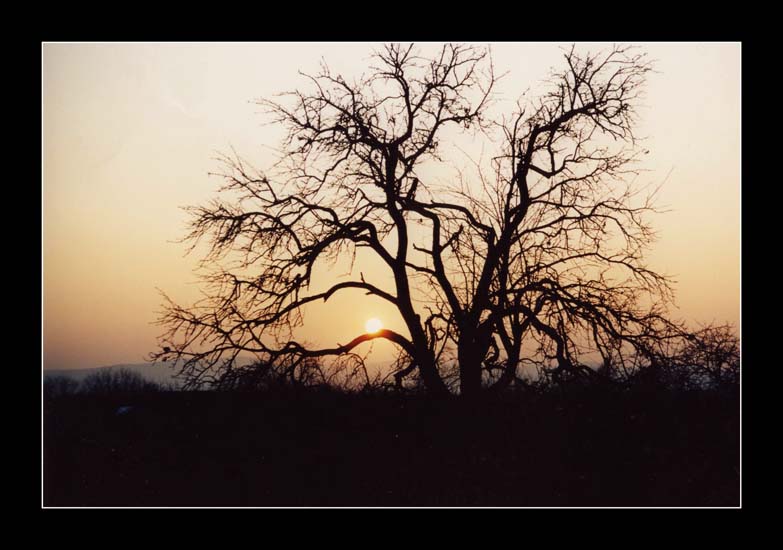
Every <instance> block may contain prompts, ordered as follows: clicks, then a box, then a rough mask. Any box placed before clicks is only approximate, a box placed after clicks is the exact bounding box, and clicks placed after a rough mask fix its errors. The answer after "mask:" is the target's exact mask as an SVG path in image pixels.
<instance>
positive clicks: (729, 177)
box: [42, 43, 741, 368]
mask: <svg viewBox="0 0 783 550" xmlns="http://www.w3.org/2000/svg"><path fill="white" fill-rule="evenodd" d="M378 46H379V45H378V44H365V43H326V44H323V43H263V44H246V43H237V44H234V43H232V44H207V43H205V44H175V43H166V44H44V45H43V90H42V101H43V126H44V128H43V136H44V150H43V262H44V273H43V277H44V366H45V368H79V367H93V366H100V365H106V364H115V363H132V362H141V361H142V360H143V357H144V356H145V355H146V354H147V353H148V352H149V351H151V350H153V349H154V347H155V337H156V335H157V334H158V332H159V328H158V327H155V326H153V325H152V324H151V323H152V321H153V320H154V319H155V317H156V314H155V312H156V311H157V310H158V309H159V305H160V298H159V295H158V294H157V291H156V287H158V288H162V289H164V290H165V291H166V292H167V293H169V294H170V295H171V296H172V297H174V298H176V299H177V300H180V301H183V302H188V301H189V300H191V299H193V298H195V297H196V296H197V290H198V289H197V286H196V285H195V284H193V283H194V282H195V280H196V278H195V276H194V275H193V268H194V266H195V263H196V260H197V258H196V257H183V253H184V250H185V248H184V246H183V245H181V244H177V243H174V242H173V241H175V240H177V239H179V238H180V237H182V236H183V234H184V227H185V221H186V216H185V214H184V213H183V212H182V211H181V210H180V209H179V207H181V206H187V205H196V204H201V203H203V202H205V201H206V200H208V199H209V198H211V197H213V196H214V192H215V190H216V188H217V187H218V185H219V183H220V181H219V180H218V179H216V178H213V177H209V176H208V175H207V173H208V172H209V171H214V170H216V169H217V164H216V162H215V161H214V160H213V157H214V156H215V152H216V151H226V150H228V149H229V148H230V147H232V146H233V147H234V148H236V150H237V151H238V152H239V153H241V154H242V155H243V156H245V157H247V158H248V159H249V160H252V161H253V162H254V163H255V164H256V165H257V166H259V167H261V168H263V167H264V166H265V165H267V164H268V163H269V162H270V161H271V160H272V158H273V155H272V152H271V151H270V150H269V149H268V147H274V146H276V145H277V143H278V139H279V137H280V128H278V127H275V126H264V125H263V123H264V122H265V119H264V117H263V116H262V115H261V114H259V113H258V111H259V108H258V107H257V106H256V105H254V104H253V103H252V100H253V99H255V98H260V97H267V98H269V97H271V96H272V95H273V94H275V93H278V92H282V91H287V90H291V89H293V88H295V87H297V86H301V85H303V84H304V81H303V79H302V78H301V77H300V76H299V75H298V74H297V71H299V70H302V71H305V72H314V71H315V70H316V69H317V66H318V62H319V59H320V58H321V57H322V56H323V58H325V59H326V61H327V62H328V63H329V65H330V67H331V68H332V69H333V71H334V72H342V73H344V74H346V75H347V76H348V75H354V74H358V73H360V72H362V71H364V70H366V67H367V61H368V57H369V54H370V53H371V51H372V49H373V48H375V47H378ZM436 46H437V45H433V44H424V45H422V47H423V48H424V49H425V51H426V50H427V49H428V48H433V47H436ZM607 46H608V45H607V44H603V45H602V44H577V48H578V49H580V50H582V51H584V50H590V51H596V50H598V49H600V48H602V47H607ZM639 46H640V47H641V48H642V49H643V50H644V51H646V52H647V53H648V54H649V56H650V57H651V58H652V59H654V60H655V61H656V63H655V68H656V70H657V72H656V73H654V74H652V75H650V76H649V79H648V85H647V88H646V98H645V101H644V108H642V109H641V110H640V115H641V120H640V124H639V126H638V132H637V133H638V134H639V135H641V136H647V141H646V142H645V147H646V148H648V149H649V150H650V154H649V155H647V156H646V157H645V166H644V168H646V169H647V170H648V171H647V172H646V173H644V174H643V175H642V176H640V178H642V179H643V180H644V181H645V182H650V183H660V182H661V181H663V180H664V179H665V178H666V175H667V174H668V173H669V172H671V174H670V175H669V177H668V179H667V180H666V183H665V185H664V186H663V188H662V190H661V192H660V194H659V205H661V206H665V207H666V208H667V209H668V210H669V211H668V212H667V213H665V214H661V215H659V216H657V217H656V218H654V219H653V224H654V226H655V227H656V228H657V229H658V230H659V240H658V242H657V243H656V245H655V246H654V248H653V250H652V251H651V253H650V254H649V256H648V260H649V261H648V263H649V265H650V266H651V267H653V268H654V269H656V270H658V271H661V272H665V273H668V274H671V275H674V277H675V279H676V280H677V284H676V286H675V289H676V291H677V304H678V306H679V309H678V310H676V311H675V312H674V313H675V316H677V317H679V318H682V319H685V320H686V321H688V322H689V323H692V324H696V323H699V322H702V323H703V322H711V321H717V322H730V323H733V324H735V325H737V326H738V325H739V303H740V301H739V292H740V291H739V288H740V285H739V280H740V265H739V264H740V262H739V250H740V152H741V150H740V85H741V75H740V52H741V45H740V44H739V43H653V44H640V45H639ZM561 47H562V45H560V44H550V43H498V44H493V45H492V51H493V59H494V63H495V68H496V72H498V73H502V72H506V71H509V74H508V75H507V76H506V77H505V78H504V79H503V80H502V81H501V83H500V85H499V87H498V91H499V92H500V93H501V94H502V98H504V99H505V100H506V101H513V100H515V99H516V97H517V96H518V95H520V94H521V93H522V92H523V91H525V90H526V89H528V88H530V89H531V90H532V91H535V89H536V85H537V84H538V83H539V81H540V80H541V79H542V78H544V77H546V76H547V73H548V70H549V68H550V67H560V66H561V60H562V57H561V50H560V48H561ZM362 270H363V271H364V272H365V273H368V271H369V272H370V273H372V272H373V268H372V267H371V266H368V267H367V269H365V268H364V267H363V268H362ZM338 272H341V271H339V266H338ZM379 282H381V281H379ZM314 290H317V289H314ZM308 315H309V318H308V320H307V321H308V328H307V329H306V330H305V333H304V336H305V337H306V338H308V339H309V340H311V341H313V342H316V343H319V344H324V345H333V344H334V343H336V342H340V343H345V342H347V341H348V340H350V339H351V338H353V337H354V336H356V335H358V334H359V333H361V332H362V331H363V330H364V323H365V321H366V320H367V319H368V318H370V317H378V318H380V319H381V320H383V322H384V323H385V324H386V326H389V327H390V328H397V329H398V330H401V323H400V321H399V320H398V319H397V318H396V316H395V315H394V312H392V311H390V310H389V309H388V308H387V307H386V306H385V305H384V304H380V303H377V302H374V301H371V300H365V299H364V297H363V295H362V294H361V293H356V294H353V295H350V294H348V295H346V296H345V297H343V298H339V299H334V301H330V302H329V303H328V304H327V305H325V306H319V307H318V308H314V309H312V310H311V311H308ZM366 349H368V348H365V350H366ZM388 349H389V348H388V344H380V343H379V344H375V353H374V354H373V358H371V360H372V359H379V360H380V359H385V358H386V354H387V353H388Z"/></svg>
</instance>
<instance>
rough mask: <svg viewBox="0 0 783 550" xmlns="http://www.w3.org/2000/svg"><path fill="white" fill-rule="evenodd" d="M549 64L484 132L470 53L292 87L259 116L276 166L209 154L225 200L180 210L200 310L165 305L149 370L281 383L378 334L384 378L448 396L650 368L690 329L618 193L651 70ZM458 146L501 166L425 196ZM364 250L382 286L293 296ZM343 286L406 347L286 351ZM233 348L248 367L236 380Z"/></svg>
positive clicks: (485, 120)
mask: <svg viewBox="0 0 783 550" xmlns="http://www.w3.org/2000/svg"><path fill="white" fill-rule="evenodd" d="M564 61H565V63H564V65H563V69H562V70H560V71H558V72H554V73H553V74H552V76H551V78H550V79H549V80H548V81H547V82H546V83H545V86H546V90H545V91H544V92H543V93H541V94H540V95H539V96H538V97H537V98H535V99H527V98H525V96H523V97H522V99H520V100H519V101H517V103H516V106H515V107H514V108H513V110H511V112H509V113H507V114H506V115H505V116H500V117H498V116H496V115H494V114H492V113H493V112H494V111H493V109H494V105H495V104H496V102H495V101H494V90H495V85H496V82H497V80H498V77H497V76H496V75H495V73H494V70H493V65H492V60H491V56H490V52H489V51H488V50H485V49H481V48H476V47H469V46H464V45H446V46H443V48H442V49H441V50H440V52H439V53H438V54H436V55H435V56H434V57H432V58H425V57H422V56H421V55H419V54H418V53H417V52H416V49H415V48H414V47H412V46H401V45H388V46H385V47H383V48H382V49H381V50H380V51H379V52H377V53H376V54H375V55H374V57H373V65H372V67H371V71H370V73H369V75H368V76H364V77H362V78H360V79H358V80H355V81H348V80H346V79H345V78H343V77H342V76H340V75H336V74H333V73H332V72H331V71H330V70H329V68H328V67H327V66H326V65H322V67H321V70H320V72H319V73H318V74H316V75H313V76H308V75H304V76H305V77H306V78H307V79H308V81H309V83H308V88H307V90H306V91H295V92H292V93H290V94H287V95H284V96H283V99H282V100H280V101H279V102H273V101H267V100H263V101H261V102H260V103H261V104H262V105H263V106H265V107H266V108H268V110H269V112H270V113H271V115H272V119H273V121H274V122H275V123H279V124H280V125H282V126H283V127H284V128H285V129H286V130H287V134H286V137H285V139H284V142H283V149H284V152H285V154H284V156H283V157H282V159H281V160H280V162H279V163H278V164H277V165H276V167H275V169H274V171H275V173H274V174H271V173H269V172H262V171H260V170H257V169H255V168H253V167H252V166H251V165H250V164H249V163H248V162H247V161H245V160H244V159H242V158H240V157H239V156H237V155H235V154H234V155H230V156H229V155H226V156H223V157H221V161H222V163H223V166H224V167H225V170H224V171H223V172H222V173H221V174H220V175H221V176H222V177H224V178H225V185H224V186H223V187H222V189H221V192H222V193H224V195H225V198H224V199H222V200H221V199H215V200H213V201H212V202H210V203H209V204H207V205H205V206H199V207H193V208H190V212H191V214H192V218H191V225H190V232H189V234H188V235H187V238H186V240H189V241H190V242H191V243H192V247H193V248H195V247H196V245H197V244H198V243H199V242H205V243H207V245H208V252H207V254H206V256H205V258H204V263H203V265H204V266H205V267H209V268H210V271H209V272H208V274H206V275H204V282H205V298H204V299H203V300H202V301H200V302H198V303H196V304H194V305H193V306H189V307H185V306H180V305H178V304H177V303H175V302H174V301H172V300H170V299H168V298H166V306H165V311H164V312H163V313H162V316H161V318H160V323H161V324H162V326H163V327H165V333H164V334H163V335H162V336H161V342H160V350H159V351H157V352H155V353H153V354H152V357H153V358H155V359H174V360H176V361H177V364H178V365H179V368H181V369H182V372H183V373H184V374H185V375H186V384H189V385H191V386H193V385H198V384H202V383H206V382H215V383H220V381H221V380H227V379H232V377H233V378H235V377H236V376H237V375H238V374H242V375H247V376H250V375H251V373H254V372H255V373H256V374H257V373H258V372H259V369H278V370H282V371H283V372H287V373H290V374H291V376H292V378H297V377H302V375H301V373H302V372H303V369H308V368H311V367H312V365H313V364H317V363H318V361H314V359H319V358H324V357H326V356H346V355H347V356H350V355H351V354H352V350H353V349H354V348H355V347H356V346H358V345H359V344H361V343H363V342H366V341H368V340H372V339H376V338H382V339H386V340H389V341H390V342H392V343H394V344H395V345H396V346H397V348H398V349H399V353H400V355H399V358H398V361H397V362H396V363H395V365H396V367H395V372H394V373H393V374H394V376H395V378H396V380H397V382H398V383H399V384H400V385H402V383H403V382H404V381H405V380H406V379H411V378H412V379H414V380H416V381H417V382H420V383H422V384H423V385H424V387H425V388H426V389H427V390H428V391H429V392H432V393H434V394H448V393H456V392H459V393H460V394H461V395H464V396H473V395H477V394H479V393H481V392H483V391H497V390H500V389H503V388H505V387H507V386H509V385H510V384H512V383H513V382H515V381H521V379H520V378H519V369H520V366H521V365H524V364H535V365H539V366H540V367H541V368H542V372H543V373H544V374H546V375H547V376H551V377H552V379H553V380H555V381H557V382H563V381H566V380H573V379H578V378H596V377H599V378H600V377H607V378H608V376H607V374H606V373H610V372H614V373H618V372H619V373H621V372H626V373H627V372H629V370H638V369H639V368H648V367H651V366H655V365H657V364H660V363H661V362H662V361H663V358H664V357H666V354H667V350H668V347H669V346H670V345H671V343H672V342H673V341H674V339H677V338H682V337H683V335H684V331H683V329H682V328H681V327H680V326H679V325H677V324H676V323H674V322H672V321H670V320H669V319H668V318H667V317H666V304H667V303H668V302H669V300H670V298H671V288H670V281H669V280H668V279H667V278H666V277H664V276H662V275H661V274H658V273H656V272H655V271H653V270H651V269H649V268H648V267H647V266H646V265H645V263H644V260H643V252H644V250H645V249H646V247H647V246H648V245H649V244H650V243H651V242H652V240H653V237H654V234H653V231H652V229H651V227H650V225H649V224H648V221H647V214H649V213H651V212H653V211H654V207H653V203H652V200H651V198H652V196H653V195H654V191H653V192H647V191H646V189H644V188H639V187H636V186H635V185H634V182H635V181H636V180H635V178H634V176H635V175H636V174H637V173H638V171H639V168H638V163H637V161H638V159H639V156H640V155H643V154H644V152H645V151H644V150H643V149H642V148H641V147H640V146H639V144H638V142H637V140H636V139H635V137H634V133H633V127H634V124H635V110H634V109H635V106H636V105H637V103H638V101H639V99H640V93H641V90H642V86H643V84H644V80H645V75H646V74H647V73H648V72H649V71H650V70H651V65H650V63H649V62H648V61H647V59H646V57H645V55H644V54H643V53H638V52H637V51H635V50H634V49H633V48H630V47H613V48H611V49H610V50H608V51H605V52H601V53H598V54H587V55H580V54H579V53H577V52H576V51H575V49H574V48H571V49H570V50H569V51H565V52H564ZM460 134H467V135H469V136H472V137H473V139H475V140H479V139H480V140H485V141H486V145H487V146H488V147H493V148H494V154H495V156H494V157H492V159H491V161H489V162H483V161H478V160H477V161H475V170H472V173H471V174H466V173H465V171H464V170H460V171H457V172H455V176H454V178H453V179H452V180H450V182H449V183H447V184H443V183H442V182H441V183H438V182H436V181H433V180H432V178H430V177H429V176H427V175H426V174H427V171H426V170H425V169H423V167H426V166H428V165H430V166H431V165H437V164H439V163H444V162H446V160H445V159H447V154H448V152H449V150H450V149H451V148H452V146H453V145H454V143H455V139H456V136H459V135H460ZM358 249H367V250H369V251H371V253H373V254H374V255H375V256H377V257H378V258H379V259H380V261H381V262H382V263H383V264H384V266H385V268H386V269H388V272H389V273H390V274H391V275H392V276H393V280H394V288H393V289H384V288H382V287H380V286H377V285H375V284H373V283H372V282H371V281H368V280H366V279H365V277H364V275H363V274H361V273H360V274H359V276H358V277H352V278H350V279H349V280H345V281H340V282H337V283H336V284H334V285H333V286H331V288H329V289H327V290H325V291H324V292H318V293H313V292H311V291H310V290H309V289H310V285H311V283H312V282H313V281H312V277H313V273H314V271H313V268H314V266H315V264H316V262H323V261H334V260H336V259H337V258H338V257H344V256H346V255H347V256H348V257H350V258H355V254H356V252H357V250H358ZM191 250H192V249H191ZM221 263H230V265H229V266H227V267H226V266H222V265H221ZM347 289H360V290H362V291H365V292H366V293H367V294H368V295H372V296H374V297H377V298H379V299H382V300H385V301H387V302H389V303H391V304H393V305H394V307H395V308H396V309H397V310H398V311H399V314H400V316H401V318H402V319H403V321H404V323H405V327H406V328H407V334H401V333H398V332H395V331H392V330H388V329H384V330H380V331H378V332H376V333H372V334H360V335H356V336H355V337H354V338H353V339H352V340H350V341H349V342H348V343H346V344H342V345H339V344H338V345H335V346H334V347H329V348H312V347H309V346H308V345H306V344H305V343H303V342H300V341H297V340H294V339H293V338H292V336H291V329H292V327H294V326H297V325H299V324H301V323H302V322H303V318H302V309H303V308H304V307H305V306H306V305H307V304H310V303H313V302H319V301H320V302H323V301H327V300H329V299H330V298H331V297H332V296H333V295H335V294H336V293H339V292H343V291H345V290H347ZM240 353H248V354H253V355H254V356H255V357H256V358H257V359H258V362H257V363H256V364H253V365H245V366H242V367H240V366H238V365H237V363H236V358H237V356H238V355H239V354H240ZM591 357H594V358H597V359H598V360H599V361H600V362H602V365H603V367H604V368H601V369H593V368H590V367H589V366H588V362H589V360H590V358H591ZM297 372H299V373H300V374H299V375H296V374H295V373H297ZM615 378H616V377H615Z"/></svg>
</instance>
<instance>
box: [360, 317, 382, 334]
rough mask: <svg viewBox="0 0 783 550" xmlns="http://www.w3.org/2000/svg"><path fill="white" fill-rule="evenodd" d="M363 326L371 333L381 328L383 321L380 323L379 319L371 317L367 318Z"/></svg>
mask: <svg viewBox="0 0 783 550" xmlns="http://www.w3.org/2000/svg"><path fill="white" fill-rule="evenodd" d="M364 328H365V329H367V332H368V333H370V334H372V333H374V332H378V331H379V330H381V329H382V328H383V323H381V320H380V319H376V318H375V317H373V318H372V319H367V322H366V323H365V324H364Z"/></svg>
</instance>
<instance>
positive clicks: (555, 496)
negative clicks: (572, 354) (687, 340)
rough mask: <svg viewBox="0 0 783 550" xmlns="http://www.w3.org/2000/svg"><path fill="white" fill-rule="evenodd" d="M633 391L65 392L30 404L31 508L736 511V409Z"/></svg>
mask: <svg viewBox="0 0 783 550" xmlns="http://www.w3.org/2000/svg"><path fill="white" fill-rule="evenodd" d="M643 389H644V388H642V387H641V386H639V387H638V388H637V387H631V388H627V389H618V388H615V387H612V386H608V385H607V386H595V385H577V384H572V385H563V384H557V385H546V384H543V383H542V384H541V385H538V386H535V385H533V386H530V387H521V386H520V387H518V388H516V389H514V388H513V387H512V388H510V389H509V390H508V391H507V392H505V393H504V394H503V395H502V396H501V395H497V396H494V397H492V396H489V395H487V396H484V397H483V398H481V399H480V402H472V403H463V402H462V401H461V400H459V399H452V398H448V399H439V398H432V397H431V396H426V395H424V394H400V393H392V392H390V391H386V392H383V391H369V392H356V393H345V392H340V391H337V390H335V389H330V388H326V387H309V388H303V387H301V386H292V385H286V386H283V387H278V388H275V389H274V390H271V389H268V390H259V389H255V390H253V391H244V390H232V391H186V392H163V393H160V392H155V393H149V394H139V395H137V396H136V397H135V398H134V399H133V400H128V399H127V397H120V396H111V395H77V396H75V397H72V398H70V399H61V400H54V401H53V402H51V403H50V404H49V405H48V406H47V407H46V408H45V423H44V426H45V438H44V444H45V457H44V502H45V503H46V505H48V506H62V505H70V506H84V505H92V506H113V505H116V506H384V505H385V506H486V505H495V506H570V505H575V506H736V505H738V503H739V441H738V440H739V414H738V409H739V406H738V405H739V404H738V398H737V397H736V396H734V397H731V396H729V397H727V395H726V394H724V393H719V392H717V391H715V390H706V389H698V390H689V391H675V390H666V389H659V390H658V391H656V392H654V393H650V392H647V391H638V390H643ZM517 392H524V399H520V398H519V397H520V396H519V395H517ZM126 405H132V407H133V408H132V409H131V410H130V411H129V412H127V413H125V414H119V411H120V407H122V406H126Z"/></svg>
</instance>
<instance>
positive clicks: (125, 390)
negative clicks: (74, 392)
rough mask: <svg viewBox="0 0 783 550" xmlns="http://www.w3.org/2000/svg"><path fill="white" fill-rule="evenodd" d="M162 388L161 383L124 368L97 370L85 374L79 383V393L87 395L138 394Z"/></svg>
mask: <svg viewBox="0 0 783 550" xmlns="http://www.w3.org/2000/svg"><path fill="white" fill-rule="evenodd" d="M163 389H164V386H162V385H161V384H157V383H155V382H150V381H149V380H146V379H145V378H144V377H143V376H141V375H140V374H139V373H137V372H134V371H132V370H129V369H125V368H120V369H102V370H99V371H97V372H95V373H93V374H90V375H89V376H87V377H86V378H85V379H84V380H83V381H82V383H81V385H80V391H81V393H84V394H88V395H111V394H139V393H148V392H159V391H162V390H163Z"/></svg>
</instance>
